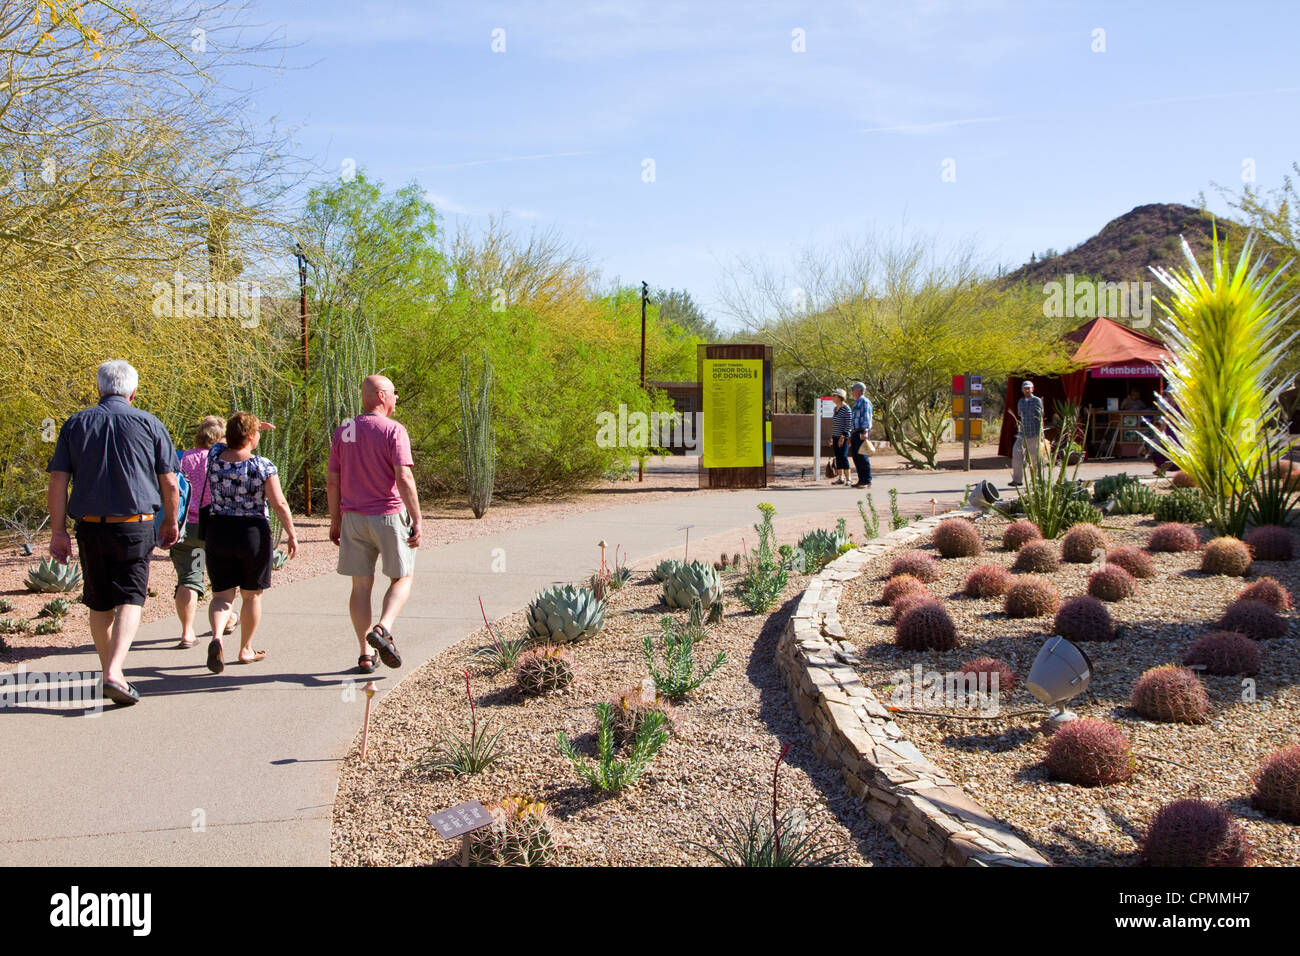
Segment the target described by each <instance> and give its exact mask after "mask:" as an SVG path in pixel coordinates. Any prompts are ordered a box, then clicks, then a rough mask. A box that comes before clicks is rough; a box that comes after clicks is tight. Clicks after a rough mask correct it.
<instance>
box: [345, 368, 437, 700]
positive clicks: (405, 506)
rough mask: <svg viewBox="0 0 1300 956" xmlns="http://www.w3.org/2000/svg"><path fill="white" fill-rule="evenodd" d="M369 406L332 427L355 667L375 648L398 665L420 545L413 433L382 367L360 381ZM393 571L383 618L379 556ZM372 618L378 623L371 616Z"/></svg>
mask: <svg viewBox="0 0 1300 956" xmlns="http://www.w3.org/2000/svg"><path fill="white" fill-rule="evenodd" d="M361 405H362V407H363V408H364V409H365V411H363V412H362V413H361V414H360V415H358V416H357V417H356V418H352V419H349V420H348V421H346V422H344V423H343V424H342V425H340V426H339V427H338V428H337V429H335V431H334V440H333V441H332V442H331V443H330V464H329V485H328V491H329V502H330V540H331V541H333V542H334V543H335V544H336V545H338V548H339V574H344V575H347V576H348V577H350V578H352V595H351V597H350V598H349V600H348V613H349V614H350V615H351V617H352V627H353V629H354V630H355V631H356V632H357V643H358V644H359V645H360V648H361V656H360V657H358V658H357V670H358V671H359V672H360V673H362V674H371V673H374V670H375V657H376V654H375V653H371V652H370V651H369V650H368V649H367V646H366V645H367V644H369V646H370V647H372V648H374V650H375V652H376V653H377V654H378V657H379V659H380V660H382V661H383V662H384V663H385V664H387V665H388V666H389V667H401V666H402V658H401V655H400V654H398V653H397V643H396V641H395V639H394V637H393V626H394V624H395V623H396V621H397V615H398V614H400V613H401V610H402V607H403V606H404V605H405V604H406V599H407V598H409V597H410V596H411V581H412V578H413V575H414V574H415V550H416V549H417V548H418V547H419V546H420V501H419V498H418V497H417V496H416V493H415V476H414V475H413V474H412V473H411V468H412V466H413V465H414V464H415V462H414V460H413V459H412V457H411V439H410V436H409V435H407V433H406V428H405V427H403V426H402V424H401V423H400V422H396V421H394V420H393V411H394V410H395V409H396V408H397V392H396V391H395V390H394V389H393V383H392V382H390V381H389V380H388V379H386V378H384V376H382V375H371V376H368V377H367V378H366V380H365V381H364V382H362V383H361ZM381 558H382V559H383V564H382V566H381V570H382V571H383V572H384V574H385V575H386V576H387V577H388V578H389V583H388V590H387V591H385V592H384V603H383V607H382V608H381V609H380V612H379V620H378V621H375V620H374V618H373V617H371V614H372V613H373V612H372V610H371V606H370V596H371V592H372V591H373V590H374V586H375V563H376V561H378V560H379V559H381ZM372 622H373V623H372Z"/></svg>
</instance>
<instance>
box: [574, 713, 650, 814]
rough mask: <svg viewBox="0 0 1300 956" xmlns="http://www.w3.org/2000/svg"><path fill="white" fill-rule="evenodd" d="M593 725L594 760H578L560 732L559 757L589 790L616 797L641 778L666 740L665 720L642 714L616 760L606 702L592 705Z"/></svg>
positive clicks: (611, 716)
mask: <svg viewBox="0 0 1300 956" xmlns="http://www.w3.org/2000/svg"><path fill="white" fill-rule="evenodd" d="M596 721H597V725H598V729H597V732H596V751H597V757H596V760H594V761H591V760H588V759H586V758H585V757H583V756H581V755H580V754H579V753H578V751H577V750H576V749H575V748H574V746H573V744H572V743H571V742H570V741H569V738H568V737H567V736H565V734H564V733H563V732H561V733H560V734H559V736H558V741H559V745H560V753H561V754H563V755H564V756H565V757H567V758H568V760H569V762H570V763H571V764H572V765H573V769H574V770H575V771H576V772H577V774H578V776H579V777H581V778H582V779H583V780H584V781H586V783H587V785H588V786H590V787H591V788H592V789H593V790H601V791H604V792H606V793H617V792H618V791H619V790H623V789H625V788H627V787H630V786H632V785H633V784H635V783H636V782H637V780H639V779H640V778H641V775H642V774H643V773H645V771H646V768H647V767H649V766H650V761H651V760H653V759H654V756H655V754H657V753H658V752H659V749H660V748H661V747H662V746H663V745H664V743H665V742H666V741H667V740H668V731H667V730H666V729H665V728H664V724H665V723H666V722H667V718H666V717H665V716H664V715H663V714H662V713H661V712H660V711H657V710H652V711H650V712H649V713H648V714H646V715H645V718H644V719H643V720H642V721H641V728H640V730H639V731H638V732H637V735H636V738H635V739H634V740H633V741H632V749H631V752H630V753H629V754H628V756H627V758H626V759H623V758H620V757H618V756H617V753H616V751H615V748H614V708H613V707H611V706H610V704H609V703H608V702H601V703H599V704H597V705H596Z"/></svg>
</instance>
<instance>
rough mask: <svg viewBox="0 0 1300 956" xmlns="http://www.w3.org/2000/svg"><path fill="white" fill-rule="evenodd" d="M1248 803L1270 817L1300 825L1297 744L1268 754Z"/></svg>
mask: <svg viewBox="0 0 1300 956" xmlns="http://www.w3.org/2000/svg"><path fill="white" fill-rule="evenodd" d="M1254 780H1255V792H1254V793H1252V794H1251V796H1250V802H1251V803H1252V804H1253V805H1254V806H1255V808H1256V809H1258V810H1263V811H1264V812H1265V813H1267V814H1268V815H1269V816H1274V817H1277V818H1278V819H1279V820H1285V821H1286V822H1287V823H1300V745H1293V746H1290V747H1283V748H1282V749H1281V750H1276V751H1274V752H1273V753H1272V754H1270V755H1269V756H1268V757H1267V758H1266V759H1265V760H1264V762H1263V763H1262V764H1260V765H1259V769H1258V770H1256V771H1255V777H1254Z"/></svg>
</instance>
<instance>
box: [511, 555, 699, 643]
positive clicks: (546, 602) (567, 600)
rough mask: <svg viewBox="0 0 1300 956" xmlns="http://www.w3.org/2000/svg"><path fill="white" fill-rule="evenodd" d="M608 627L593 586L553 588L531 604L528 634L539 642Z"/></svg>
mask: <svg viewBox="0 0 1300 956" xmlns="http://www.w3.org/2000/svg"><path fill="white" fill-rule="evenodd" d="M709 570H710V572H712V570H713V569H712V568H710V569H709ZM604 626H605V603H604V602H603V601H601V600H599V599H598V598H597V597H596V595H595V592H593V591H591V590H590V589H589V588H575V587H573V586H572V585H565V586H564V587H554V588H550V589H549V590H546V591H543V592H541V593H540V594H538V595H537V597H535V598H533V602H532V603H531V604H529V605H528V636H529V637H531V638H533V639H534V640H537V641H544V642H548V643H553V644H568V643H570V642H572V641H580V640H582V639H583V638H587V637H591V636H592V635H593V634H598V633H599V632H600V629H601V628H602V627H604Z"/></svg>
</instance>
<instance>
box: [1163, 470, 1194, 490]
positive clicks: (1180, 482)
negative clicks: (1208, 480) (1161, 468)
mask: <svg viewBox="0 0 1300 956" xmlns="http://www.w3.org/2000/svg"><path fill="white" fill-rule="evenodd" d="M1169 483H1170V484H1171V485H1173V486H1174V487H1175V488H1183V489H1187V488H1195V487H1196V479H1195V478H1193V477H1192V476H1191V475H1189V474H1188V473H1187V472H1185V471H1176V472H1174V473H1173V474H1172V475H1170V476H1169Z"/></svg>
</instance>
